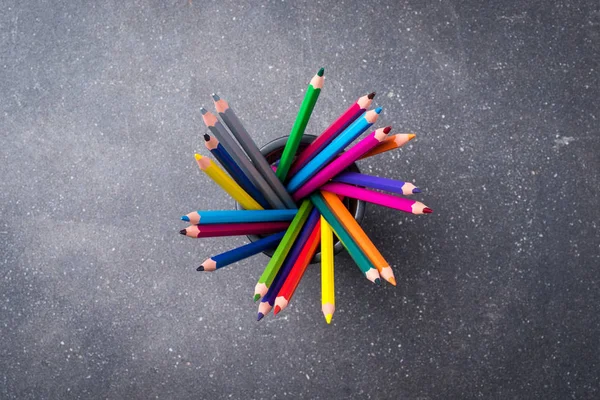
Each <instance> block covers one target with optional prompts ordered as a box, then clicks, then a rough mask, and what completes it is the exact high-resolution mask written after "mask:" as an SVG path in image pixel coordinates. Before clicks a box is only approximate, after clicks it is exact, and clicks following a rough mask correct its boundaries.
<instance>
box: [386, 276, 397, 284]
mask: <svg viewBox="0 0 600 400" xmlns="http://www.w3.org/2000/svg"><path fill="white" fill-rule="evenodd" d="M387 281H388V282H389V283H391V284H392V286H396V278H394V277H393V276H390V277H389V278H388V280H387Z"/></svg>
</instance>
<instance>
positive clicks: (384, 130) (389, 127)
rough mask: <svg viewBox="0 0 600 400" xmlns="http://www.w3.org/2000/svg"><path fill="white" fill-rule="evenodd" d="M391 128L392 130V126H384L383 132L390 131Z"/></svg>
mask: <svg viewBox="0 0 600 400" xmlns="http://www.w3.org/2000/svg"><path fill="white" fill-rule="evenodd" d="M391 130H392V127H391V126H386V127H385V128H383V133H390V131H391Z"/></svg>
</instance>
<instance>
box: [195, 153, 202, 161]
mask: <svg viewBox="0 0 600 400" xmlns="http://www.w3.org/2000/svg"><path fill="white" fill-rule="evenodd" d="M194 157H196V160H201V159H202V156H201V155H200V154H198V153H196V154H194Z"/></svg>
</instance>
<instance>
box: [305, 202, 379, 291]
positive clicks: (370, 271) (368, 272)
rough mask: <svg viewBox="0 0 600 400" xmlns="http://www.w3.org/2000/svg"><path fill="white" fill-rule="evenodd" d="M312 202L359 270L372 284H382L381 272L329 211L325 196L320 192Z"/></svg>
mask: <svg viewBox="0 0 600 400" xmlns="http://www.w3.org/2000/svg"><path fill="white" fill-rule="evenodd" d="M310 200H311V201H312V203H313V204H314V206H315V207H317V209H318V210H319V212H320V213H321V215H322V216H323V217H324V218H325V219H326V220H327V223H328V224H329V225H331V229H333V232H334V233H335V236H337V237H338V239H340V242H342V244H343V245H344V247H345V248H346V250H347V251H348V254H350V257H352V259H353V260H354V262H355V263H356V265H357V266H358V268H359V269H360V270H361V272H362V273H363V274H365V276H366V277H367V279H368V280H370V281H371V282H375V283H377V284H381V280H380V278H379V272H378V271H377V268H376V267H375V265H373V263H372V262H371V260H369V258H368V257H367V256H366V254H365V253H364V251H363V250H362V249H361V248H360V247H359V246H358V244H356V242H355V241H354V239H353V238H352V236H350V234H349V233H348V231H346V229H345V228H344V227H343V225H342V224H341V222H340V221H339V220H338V219H337V217H336V216H335V214H333V212H332V211H331V210H330V209H329V207H328V206H327V203H325V200H324V199H323V196H322V195H321V194H320V193H319V192H315V193H313V194H312V195H311V196H310Z"/></svg>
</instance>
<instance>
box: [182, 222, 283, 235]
mask: <svg viewBox="0 0 600 400" xmlns="http://www.w3.org/2000/svg"><path fill="white" fill-rule="evenodd" d="M288 226H290V223H289V222H247V223H243V224H214V225H190V226H188V227H187V228H185V229H182V230H180V231H179V233H181V234H182V235H186V236H189V237H192V238H203V237H216V236H240V235H263V234H267V233H275V232H281V231H284V230H286V229H287V228H288Z"/></svg>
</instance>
